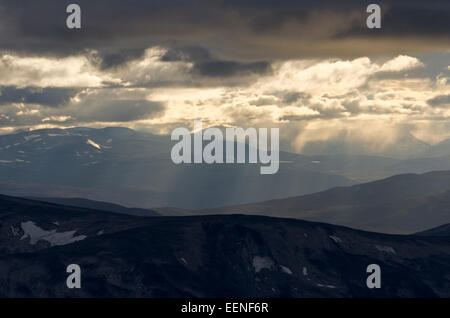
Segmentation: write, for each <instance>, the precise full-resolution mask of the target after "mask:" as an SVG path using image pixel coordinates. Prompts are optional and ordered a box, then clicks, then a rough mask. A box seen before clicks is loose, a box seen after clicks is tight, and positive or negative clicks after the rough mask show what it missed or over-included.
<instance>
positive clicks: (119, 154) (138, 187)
mask: <svg viewBox="0 0 450 318" xmlns="http://www.w3.org/2000/svg"><path fill="white" fill-rule="evenodd" d="M172 144H173V143H171V141H170V137H169V136H156V135H152V134H147V133H142V132H136V131H133V130H130V129H126V128H105V129H91V128H73V129H64V130H63V129H44V130H35V131H30V132H20V133H16V134H11V135H3V136H0V175H1V176H2V178H1V180H0V192H1V193H6V194H10V195H18V196H33V197H81V198H86V199H91V200H96V201H106V202H112V203H116V204H120V205H125V206H135V207H140V208H151V207H155V206H177V207H182V208H191V209H196V208H198V209H200V208H212V207H219V206H224V205H230V204H231V205H233V204H241V203H247V202H254V201H261V200H265V199H273V198H282V197H286V196H292V195H298V194H305V193H312V192H316V191H320V190H324V189H328V188H331V187H334V186H340V185H350V184H354V183H355V182H354V181H351V180H350V179H348V178H346V177H344V176H340V175H337V174H333V173H331V172H327V171H317V170H312V169H308V168H307V167H304V166H305V165H306V164H307V163H308V162H311V159H309V158H305V157H303V156H298V155H295V154H289V153H281V154H280V156H281V158H280V160H281V161H282V162H281V164H280V170H279V172H278V173H277V174H275V175H261V174H260V166H259V165H250V164H239V165H226V164H222V165H220V164H216V165H207V164H201V165H193V164H185V165H175V164H174V163H173V162H172V160H171V158H170V152H171V147H172Z"/></svg>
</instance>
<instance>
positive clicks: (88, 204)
mask: <svg viewBox="0 0 450 318" xmlns="http://www.w3.org/2000/svg"><path fill="white" fill-rule="evenodd" d="M30 199H32V200H37V201H44V202H49V203H55V204H61V205H66V206H75V207H79V208H87V209H93V210H99V211H107V212H113V213H121V214H127V215H136V216H160V214H159V213H158V212H156V211H153V210H147V209H140V208H127V207H124V206H121V205H118V204H113V203H108V202H101V201H94V200H88V199H83V198H30Z"/></svg>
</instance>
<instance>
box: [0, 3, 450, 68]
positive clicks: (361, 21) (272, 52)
mask: <svg viewBox="0 0 450 318" xmlns="http://www.w3.org/2000/svg"><path fill="white" fill-rule="evenodd" d="M371 2H372V1H356V0H342V1H331V0H327V1H325V0H317V1H299V0H296V1H294V0H273V1H268V0H258V1H253V0H239V1H237V0H171V1H161V0H151V1H142V0H128V1H119V0H96V1H88V0H78V1H77V3H78V4H79V5H80V6H81V9H82V29H81V30H69V29H67V28H66V26H65V20H66V17H67V14H66V12H65V9H66V6H67V5H68V4H69V2H66V1H54V0H40V1H35V0H21V1H17V0H1V1H0V24H1V25H0V48H3V49H7V50H14V51H21V52H23V53H26V54H37V55H40V54H41V55H42V54H52V55H68V54H74V53H77V52H83V51H84V50H85V49H96V50H98V51H99V52H101V53H100V54H101V56H102V57H103V59H104V61H103V62H102V63H101V65H102V67H103V68H109V67H114V66H116V65H121V64H123V63H126V61H129V60H130V59H133V58H137V57H138V56H140V52H142V50H143V49H145V48H148V47H151V46H154V45H164V46H168V47H170V46H173V45H179V44H180V43H185V44H186V45H185V46H190V45H192V47H195V46H197V45H200V46H203V47H207V48H208V49H214V50H215V51H220V52H221V54H223V55H224V56H222V57H221V59H223V60H242V59H248V58H250V59H253V61H252V62H254V60H255V59H256V60H261V59H263V60H265V59H269V58H277V57H286V56H290V57H295V56H299V57H302V56H326V55H328V56H336V55H351V54H360V53H363V52H366V54H370V53H371V52H374V51H376V52H381V53H382V52H385V53H391V52H392V51H393V48H392V47H390V46H392V45H394V46H395V45H397V46H396V48H397V49H398V48H401V47H402V46H401V44H402V43H403V42H404V41H412V40H416V41H419V43H421V45H422V47H421V48H427V47H428V46H430V47H436V45H438V44H439V45H441V46H443V47H448V45H449V41H445V40H446V39H447V40H448V39H449V35H450V2H449V1H447V0H435V1H422V0H420V1H419V0H408V1H407V0H396V1H393V0H392V1H380V2H379V4H380V5H381V6H382V9H383V21H382V29H381V30H378V31H376V30H368V29H367V28H366V26H365V19H366V17H367V15H368V14H367V13H366V10H365V9H366V6H367V5H368V4H369V3H371ZM377 3H378V2H377ZM360 38H363V39H366V40H367V39H380V38H381V39H388V40H392V39H396V40H398V41H400V42H398V43H396V42H395V41H394V42H391V43H390V44H389V45H388V44H383V45H381V44H380V46H378V47H377V44H376V43H375V42H374V43H372V44H370V45H369V44H368V43H367V41H366V42H365V44H363V45H358V44H355V43H352V44H351V45H350V44H348V45H347V46H345V45H344V47H341V46H340V45H342V44H336V43H335V45H337V46H333V45H331V43H330V41H332V42H333V41H334V40H335V39H360ZM424 39H426V40H427V41H420V40H424ZM312 42H317V43H312ZM185 52H186V51H185ZM202 54H205V52H203V53H202V52H200V51H198V52H195V50H194V51H192V52H191V53H190V54H188V56H187V57H186V56H183V55H177V54H176V52H173V51H172V52H171V53H170V54H168V55H166V56H165V57H164V59H166V60H167V61H173V60H177V59H181V60H182V59H186V58H187V59H192V60H197V61H199V60H204V59H205V58H206V59H207V58H208V57H207V56H206V57H205V56H203V57H202ZM196 55H197V56H196ZM205 67H210V66H205ZM214 68H215V67H214Z"/></svg>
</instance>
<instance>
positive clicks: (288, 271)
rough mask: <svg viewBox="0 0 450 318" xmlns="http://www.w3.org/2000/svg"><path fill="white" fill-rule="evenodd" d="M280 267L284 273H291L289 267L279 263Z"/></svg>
mask: <svg viewBox="0 0 450 318" xmlns="http://www.w3.org/2000/svg"><path fill="white" fill-rule="evenodd" d="M280 268H281V271H282V272H283V273H286V274H288V275H292V271H291V269H290V268H289V267H286V266H283V265H280Z"/></svg>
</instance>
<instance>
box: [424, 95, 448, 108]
mask: <svg viewBox="0 0 450 318" xmlns="http://www.w3.org/2000/svg"><path fill="white" fill-rule="evenodd" d="M427 102H428V104H429V105H430V106H432V107H445V108H447V107H449V106H450V95H439V96H436V97H433V98H431V99H429V100H428V101H427Z"/></svg>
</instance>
